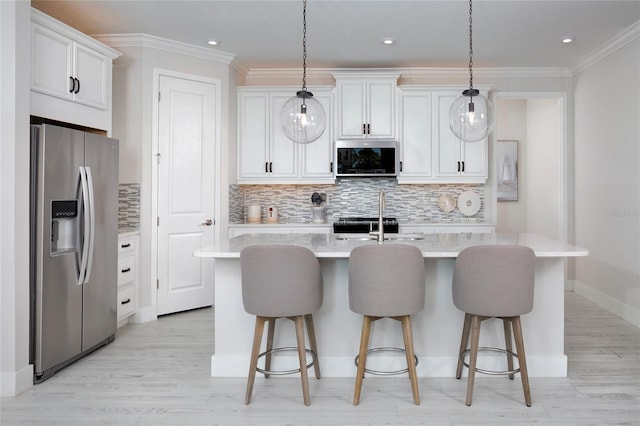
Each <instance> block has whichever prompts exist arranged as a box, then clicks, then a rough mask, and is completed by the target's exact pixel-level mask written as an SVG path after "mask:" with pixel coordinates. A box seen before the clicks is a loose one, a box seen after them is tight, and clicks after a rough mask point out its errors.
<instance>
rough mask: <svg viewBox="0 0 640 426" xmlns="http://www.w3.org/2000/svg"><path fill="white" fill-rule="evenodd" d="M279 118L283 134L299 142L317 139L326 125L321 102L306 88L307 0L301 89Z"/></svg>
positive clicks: (289, 101)
mask: <svg viewBox="0 0 640 426" xmlns="http://www.w3.org/2000/svg"><path fill="white" fill-rule="evenodd" d="M280 118H281V123H282V131H283V132H284V134H285V135H286V136H287V137H288V138H289V139H291V140H292V141H293V142H295V143H299V144H307V143H311V142H313V141H315V140H317V139H318V138H319V137H320V136H322V134H323V133H324V129H325V128H326V126H327V116H326V114H325V112H324V108H322V104H321V103H320V102H318V101H317V100H316V99H315V98H314V97H313V93H311V92H309V91H308V90H307V0H303V8H302V90H299V91H298V92H296V95H295V96H294V97H292V98H291V99H289V100H288V101H287V102H286V103H285V104H284V105H283V106H282V111H281V113H280Z"/></svg>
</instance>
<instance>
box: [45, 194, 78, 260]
mask: <svg viewBox="0 0 640 426" xmlns="http://www.w3.org/2000/svg"><path fill="white" fill-rule="evenodd" d="M78 228H79V224H78V200H54V201H52V202H51V255H56V254H63V253H73V252H76V251H78Z"/></svg>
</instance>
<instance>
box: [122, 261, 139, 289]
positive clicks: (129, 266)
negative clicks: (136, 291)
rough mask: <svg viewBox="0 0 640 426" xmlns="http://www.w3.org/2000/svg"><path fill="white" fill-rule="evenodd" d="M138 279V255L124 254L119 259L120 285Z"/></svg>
mask: <svg viewBox="0 0 640 426" xmlns="http://www.w3.org/2000/svg"><path fill="white" fill-rule="evenodd" d="M135 279H136V256H135V255H131V256H124V257H120V258H119V259H118V287H123V286H125V285H128V284H131V283H132V282H134V281H135Z"/></svg>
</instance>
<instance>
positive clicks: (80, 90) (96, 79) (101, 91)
mask: <svg viewBox="0 0 640 426" xmlns="http://www.w3.org/2000/svg"><path fill="white" fill-rule="evenodd" d="M110 66H111V60H109V59H108V58H107V57H106V56H104V55H102V54H100V53H98V52H96V51H95V50H93V49H89V48H87V47H85V46H83V45H81V44H77V43H76V44H75V70H74V76H75V77H76V78H77V80H78V84H79V87H77V88H76V89H77V90H76V91H77V93H76V94H75V97H74V99H75V101H76V102H79V103H81V104H84V105H88V106H92V107H95V108H100V109H106V108H107V106H108V105H107V102H108V90H109V88H110V87H111V84H110V82H109V81H108V78H109V77H110V75H111V73H110V72H109V68H108V67H110Z"/></svg>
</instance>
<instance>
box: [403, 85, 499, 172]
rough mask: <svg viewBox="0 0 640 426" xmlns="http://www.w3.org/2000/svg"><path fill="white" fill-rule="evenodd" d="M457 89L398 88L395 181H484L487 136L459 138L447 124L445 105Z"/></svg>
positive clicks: (447, 114)
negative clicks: (397, 151)
mask: <svg viewBox="0 0 640 426" xmlns="http://www.w3.org/2000/svg"><path fill="white" fill-rule="evenodd" d="M460 93H461V91H460V90H456V91H454V90H449V89H442V88H438V87H429V86H404V87H403V86H400V87H399V89H398V123H399V126H398V127H399V129H398V140H399V146H400V172H399V173H398V183H484V182H485V181H486V179H487V170H488V156H487V139H486V138H485V139H483V140H481V141H478V142H462V141H461V140H460V139H458V138H457V137H456V136H455V135H454V134H453V132H452V131H451V129H450V128H449V108H450V107H451V104H452V103H453V101H454V100H455V99H456V98H457V97H458V96H459V95H460Z"/></svg>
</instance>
